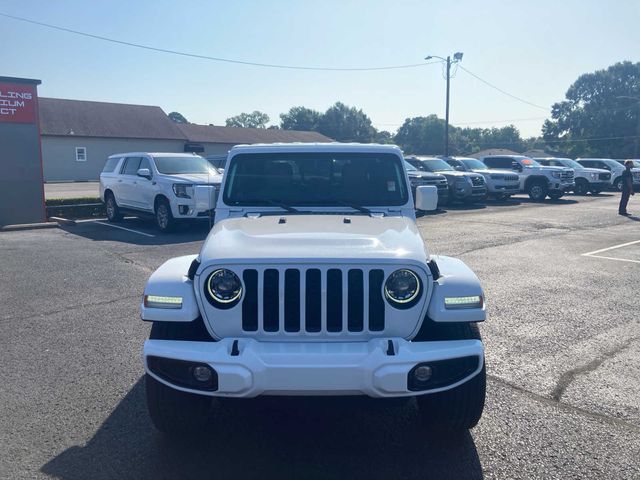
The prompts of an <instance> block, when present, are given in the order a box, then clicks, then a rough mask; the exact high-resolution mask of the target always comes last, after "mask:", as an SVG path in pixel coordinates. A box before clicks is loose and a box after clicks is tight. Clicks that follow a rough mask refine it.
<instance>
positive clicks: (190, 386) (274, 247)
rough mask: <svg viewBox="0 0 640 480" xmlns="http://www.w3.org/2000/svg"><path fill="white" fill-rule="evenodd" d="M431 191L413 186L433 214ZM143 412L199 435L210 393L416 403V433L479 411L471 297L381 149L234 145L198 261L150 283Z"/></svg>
mask: <svg viewBox="0 0 640 480" xmlns="http://www.w3.org/2000/svg"><path fill="white" fill-rule="evenodd" d="M437 200H438V196H437V191H436V187H435V186H432V185H428V186H417V187H416V203H415V207H416V208H418V209H420V210H433V209H435V208H436V205H437ZM141 310H142V319H143V320H146V321H149V322H153V323H152V326H151V334H150V336H149V340H147V341H146V342H145V344H144V351H143V358H144V366H145V370H146V379H145V381H146V394H147V406H148V410H149V413H150V416H151V419H152V421H153V422H154V424H155V426H156V427H157V428H158V429H159V430H160V431H162V432H165V433H167V434H170V435H181V434H183V433H185V432H192V431H197V430H198V429H202V428H207V425H206V423H205V420H206V419H207V418H209V416H210V415H211V413H212V409H213V408H214V407H215V404H214V403H213V402H212V399H213V398H214V397H225V398H251V397H256V396H260V395H272V396H273V395H307V396H317V395H367V396H371V397H378V398H397V397H406V398H410V397H415V398H416V399H417V402H418V405H419V408H420V412H421V416H420V418H419V422H420V424H421V425H424V426H427V427H443V428H449V429H468V428H471V427H473V426H474V425H475V424H476V423H477V422H478V420H479V419H480V416H481V414H482V411H483V407H484V399H485V383H486V375H485V366H484V347H483V343H482V341H481V339H480V334H479V331H478V327H477V322H481V321H483V320H485V306H484V296H483V290H482V287H481V286H480V283H479V281H478V278H477V277H476V276H475V275H474V273H473V272H472V271H471V270H470V269H469V267H467V266H466V265H465V264H464V263H463V262H462V261H460V260H457V259H455V258H450V257H445V256H436V255H432V254H431V253H429V250H428V249H427V247H426V246H425V244H424V240H423V238H422V236H421V234H420V230H419V229H418V228H417V226H416V217H415V210H414V201H413V198H412V195H411V187H410V185H409V182H408V178H407V173H406V171H405V168H404V165H403V156H402V152H401V150H400V149H399V148H398V147H395V146H390V145H372V144H369V145H360V144H338V143H334V144H331V143H329V144H275V145H274V144H272V145H251V146H248V145H247V146H238V147H234V148H233V149H232V150H231V151H230V153H229V159H228V161H227V168H226V169H225V173H224V179H223V183H222V193H221V195H220V196H219V198H218V203H217V205H216V214H215V224H214V226H213V229H212V230H211V232H210V233H209V236H208V237H207V239H206V240H205V242H204V244H203V245H202V248H201V250H200V253H199V254H197V255H187V256H183V257H177V258H173V259H171V260H168V261H167V262H166V263H164V264H163V265H162V266H161V267H160V268H159V269H158V270H156V271H155V273H153V274H152V275H151V277H150V278H149V281H148V283H147V285H146V287H145V289H144V295H143V299H142V304H141Z"/></svg>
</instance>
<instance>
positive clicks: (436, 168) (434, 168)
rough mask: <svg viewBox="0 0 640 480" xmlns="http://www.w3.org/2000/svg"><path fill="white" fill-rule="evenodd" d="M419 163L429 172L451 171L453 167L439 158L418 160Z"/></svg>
mask: <svg viewBox="0 0 640 480" xmlns="http://www.w3.org/2000/svg"><path fill="white" fill-rule="evenodd" d="M420 162H421V163H422V165H424V167H425V168H426V169H427V170H429V171H430V172H441V171H453V167H452V166H451V165H449V164H448V163H447V162H445V161H444V160H440V159H439V158H434V159H430V160H420Z"/></svg>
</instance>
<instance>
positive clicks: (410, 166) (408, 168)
mask: <svg viewBox="0 0 640 480" xmlns="http://www.w3.org/2000/svg"><path fill="white" fill-rule="evenodd" d="M404 168H406V169H407V171H408V172H417V171H418V169H417V168H416V167H414V166H413V165H411V164H410V163H409V162H407V161H406V160H404Z"/></svg>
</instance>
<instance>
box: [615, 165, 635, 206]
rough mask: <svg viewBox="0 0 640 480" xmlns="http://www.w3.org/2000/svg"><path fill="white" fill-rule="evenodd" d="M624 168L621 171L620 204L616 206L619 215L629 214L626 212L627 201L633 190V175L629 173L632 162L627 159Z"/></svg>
mask: <svg viewBox="0 0 640 480" xmlns="http://www.w3.org/2000/svg"><path fill="white" fill-rule="evenodd" d="M624 166H625V170H624V172H622V196H621V197H620V206H619V207H618V214H619V215H631V214H630V213H629V212H627V203H629V197H630V196H631V195H634V194H635V193H634V191H633V175H632V174H631V167H633V162H632V161H631V160H627V161H626V162H624Z"/></svg>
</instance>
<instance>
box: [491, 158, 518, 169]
mask: <svg viewBox="0 0 640 480" xmlns="http://www.w3.org/2000/svg"><path fill="white" fill-rule="evenodd" d="M484 163H485V164H486V165H487V166H488V167H489V168H506V169H507V170H511V168H512V163H513V160H511V159H510V158H503V157H489V158H485V162H484Z"/></svg>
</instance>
